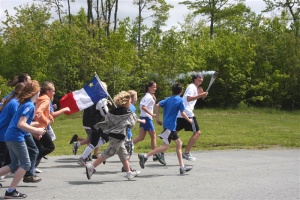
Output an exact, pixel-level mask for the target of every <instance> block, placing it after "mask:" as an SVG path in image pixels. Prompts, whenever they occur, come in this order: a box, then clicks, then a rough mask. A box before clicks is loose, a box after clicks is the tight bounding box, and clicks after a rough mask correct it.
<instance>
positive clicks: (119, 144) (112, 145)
mask: <svg viewBox="0 0 300 200" xmlns="http://www.w3.org/2000/svg"><path fill="white" fill-rule="evenodd" d="M116 153H117V154H118V156H119V158H120V160H121V161H125V160H127V159H128V158H129V156H128V152H127V150H126V148H125V140H122V139H116V138H113V137H109V145H108V147H107V149H105V150H103V151H102V153H101V157H102V158H104V160H107V159H108V158H110V157H112V156H114V155H115V154H116Z"/></svg>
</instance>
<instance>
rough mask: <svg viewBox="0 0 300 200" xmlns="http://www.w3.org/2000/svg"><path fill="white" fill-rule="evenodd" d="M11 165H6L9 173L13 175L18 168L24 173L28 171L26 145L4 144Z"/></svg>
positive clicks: (28, 160) (20, 143)
mask: <svg viewBox="0 0 300 200" xmlns="http://www.w3.org/2000/svg"><path fill="white" fill-rule="evenodd" d="M6 145H7V148H8V150H9V156H10V159H11V163H10V164H9V165H8V166H9V169H10V171H11V173H15V172H16V171H17V169H18V168H19V167H21V168H23V169H24V170H25V171H28V170H29V169H30V166H31V164H30V159H29V153H28V150H27V145H26V143H25V141H24V142H6Z"/></svg>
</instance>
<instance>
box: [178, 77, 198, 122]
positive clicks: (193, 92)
mask: <svg viewBox="0 0 300 200" xmlns="http://www.w3.org/2000/svg"><path fill="white" fill-rule="evenodd" d="M197 95H198V89H197V87H196V85H195V84H193V83H191V84H190V85H189V86H188V87H187V88H186V90H185V92H184V94H183V97H182V99H183V105H184V107H185V113H186V115H187V116H188V117H194V112H193V110H194V107H195V105H196V102H197V100H194V101H190V102H188V101H187V97H188V96H197ZM177 117H181V118H182V116H181V113H180V112H178V116H177Z"/></svg>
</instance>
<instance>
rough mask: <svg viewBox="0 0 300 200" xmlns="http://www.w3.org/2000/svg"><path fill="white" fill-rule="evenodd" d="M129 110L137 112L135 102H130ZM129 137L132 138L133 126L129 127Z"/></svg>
mask: <svg viewBox="0 0 300 200" xmlns="http://www.w3.org/2000/svg"><path fill="white" fill-rule="evenodd" d="M129 110H131V111H132V112H134V113H136V107H135V106H134V105H133V104H130V107H129ZM127 138H128V139H130V138H132V131H131V128H128V129H127Z"/></svg>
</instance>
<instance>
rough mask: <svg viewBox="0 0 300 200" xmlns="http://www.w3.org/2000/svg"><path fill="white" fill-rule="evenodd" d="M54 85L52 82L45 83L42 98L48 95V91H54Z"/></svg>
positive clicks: (41, 93)
mask: <svg viewBox="0 0 300 200" xmlns="http://www.w3.org/2000/svg"><path fill="white" fill-rule="evenodd" d="M53 89H54V84H53V82H51V81H45V82H44V83H43V85H42V87H41V92H40V96H41V95H44V94H46V92H47V90H53Z"/></svg>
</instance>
